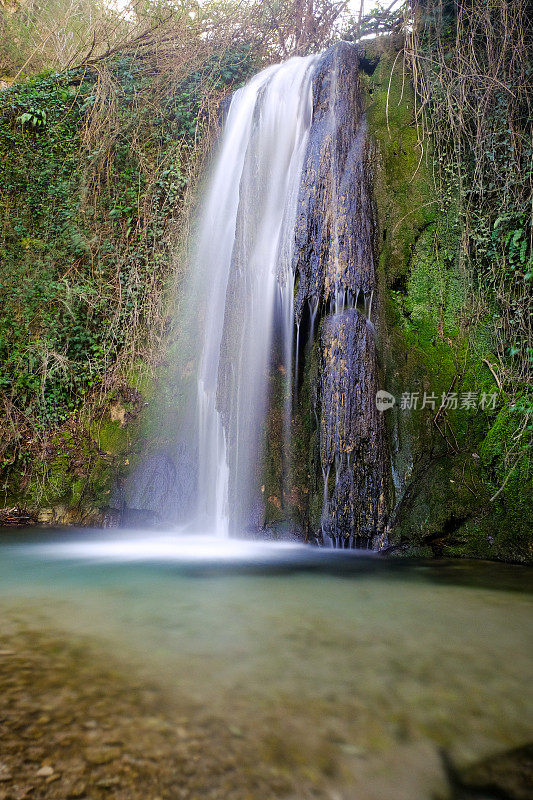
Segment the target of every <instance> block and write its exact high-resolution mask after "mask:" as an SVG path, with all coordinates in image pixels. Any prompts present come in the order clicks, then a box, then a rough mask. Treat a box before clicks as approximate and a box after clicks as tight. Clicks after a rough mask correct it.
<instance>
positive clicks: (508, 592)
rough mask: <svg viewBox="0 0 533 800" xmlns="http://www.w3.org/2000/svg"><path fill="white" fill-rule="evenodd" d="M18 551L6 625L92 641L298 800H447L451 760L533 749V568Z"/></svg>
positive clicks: (132, 545)
mask: <svg viewBox="0 0 533 800" xmlns="http://www.w3.org/2000/svg"><path fill="white" fill-rule="evenodd" d="M2 541H3V546H2V548H1V551H0V613H1V618H2V620H3V623H4V624H5V623H6V621H7V620H9V619H13V618H16V619H18V620H19V621H20V620H24V622H25V624H29V623H33V624H35V625H37V626H38V627H39V628H46V627H47V626H49V627H51V628H53V629H54V630H56V631H61V632H63V634H64V635H65V636H67V637H69V638H73V637H89V639H90V640H91V641H92V642H93V643H95V644H96V646H97V647H98V648H99V650H100V651H101V652H103V653H106V652H108V653H109V654H110V657H111V656H112V657H113V658H114V659H116V660H117V663H120V664H121V665H122V667H123V668H124V669H125V670H127V671H129V672H134V673H135V674H136V675H139V676H141V678H144V679H145V680H146V681H147V682H148V681H149V683H150V685H153V686H155V687H159V688H160V689H161V691H164V692H165V696H167V697H171V698H172V702H173V703H174V704H175V713H176V715H179V713H180V709H181V712H182V711H183V708H184V707H185V706H186V707H187V709H189V713H190V709H193V712H192V713H198V714H204V715H205V714H206V713H209V714H210V715H213V716H214V717H215V718H216V719H217V720H218V721H219V724H220V726H221V735H223V733H224V731H225V732H228V731H229V732H232V735H234V736H238V737H242V738H243V739H245V740H246V741H247V742H249V743H251V745H253V750H254V753H255V754H256V757H257V759H258V760H261V761H262V762H264V763H265V764H266V765H269V766H271V767H272V768H273V769H277V770H281V771H282V772H283V771H284V772H286V774H287V775H288V776H289V777H290V780H291V781H292V782H293V784H294V789H293V792H294V793H293V795H291V796H294V797H298V796H300V797H304V796H305V797H307V796H308V795H307V792H308V791H309V790H310V789H309V787H311V789H314V790H316V795H315V796H320V797H331V798H335V797H336V798H343V799H344V798H346V800H348V798H354V797H357V798H362V800H364V799H365V798H376V800H377V798H380V800H382V798H384V797H385V798H386V797H391V798H395V800H396V798H398V800H401V798H404V797H405V798H406V799H407V798H409V800H416V798H421V800H422V799H426V798H427V800H429V799H430V798H432V797H435V796H439V797H445V796H446V784H445V779H444V777H443V770H442V763H441V758H440V755H439V750H440V749H441V748H444V749H445V750H446V751H447V752H449V753H450V755H451V756H452V758H453V759H454V760H455V762H456V763H458V764H459V765H462V764H465V765H466V764H469V763H471V762H474V761H475V760H477V759H479V758H482V757H485V756H487V755H490V754H492V753H496V752H499V751H502V750H505V749H509V748H511V747H514V746H518V745H522V744H524V743H526V742H528V741H530V740H531V739H532V738H533V722H532V714H531V712H532V706H533V691H532V689H531V681H530V678H531V660H530V654H531V652H532V648H531V645H532V640H533V636H532V634H533V617H532V614H531V606H532V594H531V572H530V570H529V569H528V568H525V567H518V566H510V565H497V564H482V563H472V562H446V563H444V562H443V563H437V562H430V563H423V562H411V563H407V562H403V561H402V562H391V561H386V560H384V559H381V558H379V557H375V556H369V555H361V554H358V553H353V552H350V553H348V552H334V551H333V552H332V551H329V552H327V551H324V550H318V549H316V548H307V547H304V546H298V545H290V544H286V545H279V544H272V543H254V542H239V541H229V542H226V543H224V542H221V541H220V540H219V541H216V540H209V539H208V538H203V539H202V537H197V538H194V539H193V538H187V537H185V538H181V539H180V538H179V537H175V536H172V535H162V534H158V535H157V536H148V535H143V534H135V535H133V534H124V535H122V536H120V537H116V538H115V539H113V540H110V539H109V532H108V533H107V535H106V536H104V535H102V534H99V533H96V532H95V533H94V534H91V533H84V534H81V533H80V534H72V532H70V533H69V534H68V535H67V534H57V535H53V536H51V535H50V534H49V533H48V532H47V533H46V534H45V535H41V534H32V535H31V538H28V537H26V538H23V539H21V538H20V537H12V536H10V537H7V536H4V537H3V538H2ZM1 630H2V627H1V623H0V632H1ZM194 709H196V712H195V711H194ZM243 780H244V778H243ZM298 786H301V787H304V786H305V787H307V788H305V791H304V789H303V788H302V789H301V791H299V789H298ZM252 796H253V795H252ZM280 796H286V795H283V794H280Z"/></svg>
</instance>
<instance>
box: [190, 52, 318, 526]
mask: <svg viewBox="0 0 533 800" xmlns="http://www.w3.org/2000/svg"><path fill="white" fill-rule="evenodd" d="M316 61H317V57H315V56H311V57H308V58H293V59H291V60H290V61H288V62H286V63H285V64H282V65H279V66H274V67H270V68H268V69H266V70H264V71H263V72H261V73H260V74H259V75H257V76H256V77H255V78H253V79H252V80H251V81H250V83H249V84H248V85H247V86H245V87H244V88H242V89H240V90H239V91H237V92H236V93H235V95H234V96H233V99H232V102H231V105H230V108H229V112H228V116H227V119H226V122H225V127H224V134H223V138H222V142H221V146H220V150H219V154H218V158H217V162H216V166H215V170H214V174H213V178H212V181H211V184H210V188H209V192H208V196H207V200H206V203H205V208H204V212H203V223H202V226H201V230H200V236H199V245H198V256H197V270H198V271H199V273H200V274H201V275H202V276H203V282H204V286H205V288H206V290H207V291H208V298H207V303H206V312H205V334H204V340H203V348H202V356H201V363H200V370H199V378H198V414H199V453H198V458H199V482H198V497H199V509H198V511H199V517H200V518H201V519H202V520H203V521H204V522H205V524H206V525H207V526H208V527H209V528H210V529H211V530H212V529H213V528H214V529H215V531H216V532H217V533H218V534H220V535H225V534H227V533H228V528H229V521H230V518H231V521H232V524H234V525H235V526H240V527H244V526H246V525H247V524H248V523H249V522H250V521H251V520H253V518H254V515H256V514H257V503H258V502H259V497H258V496H257V492H258V487H259V486H260V475H259V472H260V462H261V439H262V422H263V418H264V413H265V408H266V403H267V381H268V369H269V360H270V352H271V347H272V338H273V331H274V325H275V327H276V330H277V332H279V335H280V336H281V340H282V349H283V353H284V359H285V362H286V373H285V374H286V376H287V381H288V382H290V381H291V377H290V376H291V375H292V366H291V364H292V331H293V298H294V273H293V271H292V268H291V264H292V254H293V244H294V221H295V217H296V211H297V201H298V188H299V184H300V175H301V171H302V163H303V160H304V156H305V153H306V147H307V139H308V134H309V129H310V125H311V119H312V77H313V71H314V67H315V65H316ZM290 395H291V390H290V386H288V387H287V397H290ZM286 413H287V415H290V409H289V408H287V410H286ZM287 434H288V426H287ZM230 506H231V514H230Z"/></svg>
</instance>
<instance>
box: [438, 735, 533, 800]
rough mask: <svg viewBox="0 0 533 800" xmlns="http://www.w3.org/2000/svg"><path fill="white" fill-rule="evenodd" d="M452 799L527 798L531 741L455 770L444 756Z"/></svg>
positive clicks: (532, 790)
mask: <svg viewBox="0 0 533 800" xmlns="http://www.w3.org/2000/svg"><path fill="white" fill-rule="evenodd" d="M444 763H445V767H446V771H447V773H448V777H449V780H450V783H451V785H452V789H453V798H454V800H471V799H472V800H473V798H483V800H531V798H532V797H533V744H526V745H524V746H523V747H517V748H514V749H513V750H508V751H506V752H504V753H499V754H498V755H495V756H490V757H489V758H485V759H483V761H478V762H477V763H475V764H472V765H471V766H469V767H466V768H464V769H461V770H458V769H456V768H455V767H454V766H453V764H452V763H451V762H450V760H449V758H448V757H447V756H444Z"/></svg>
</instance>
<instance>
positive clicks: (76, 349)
mask: <svg viewBox="0 0 533 800" xmlns="http://www.w3.org/2000/svg"><path fill="white" fill-rule="evenodd" d="M106 69H107V71H108V72H107V74H109V76H110V82H111V86H112V95H111V102H112V104H113V106H114V108H115V118H114V120H113V130H112V131H111V132H109V131H107V130H106V129H105V126H104V127H103V128H102V129H101V132H100V135H99V136H97V137H95V138H94V139H91V138H90V136H88V134H87V131H88V129H89V127H90V126H91V124H93V125H94V123H95V121H96V123H98V124H99V120H100V119H102V118H104V122H105V115H106V113H107V108H105V109H104V110H103V113H102V114H101V113H100V111H99V109H100V106H99V103H100V102H101V97H100V95H99V91H100V87H99V84H98V76H99V75H101V74H102V72H101V68H99V71H96V70H91V69H84V70H81V69H80V70H74V71H70V72H64V73H60V74H54V73H52V74H48V75H43V76H40V77H36V78H34V79H31V80H28V81H26V82H24V83H21V84H17V85H14V86H13V87H12V88H10V89H9V90H6V91H3V92H2V93H0V153H1V159H0V229H1V234H0V237H1V238H0V289H1V291H0V392H1V394H2V397H3V398H4V399H5V404H7V405H4V409H7V415H6V417H5V427H6V429H7V430H8V431H9V435H7V436H6V437H4V441H3V442H2V445H1V447H0V455H1V456H2V458H3V460H4V463H5V464H7V465H8V466H12V465H13V463H14V461H15V460H16V459H18V463H19V466H20V459H22V458H23V457H27V458H28V460H30V461H31V453H32V448H31V447H29V449H28V448H26V445H25V444H24V434H23V431H26V434H25V435H26V439H28V440H29V439H31V440H32V441H35V432H39V431H40V432H41V433H40V434H38V435H44V436H46V432H47V431H49V430H52V429H53V428H54V427H56V426H58V425H61V424H63V423H64V422H65V421H66V420H67V419H68V418H69V416H70V415H71V414H72V413H73V412H74V411H75V410H76V409H78V408H80V407H81V405H82V404H84V403H86V402H87V400H88V399H90V398H92V397H94V396H95V393H96V392H98V391H100V390H101V389H105V388H106V387H109V386H110V385H111V384H110V381H112V376H113V375H114V373H115V371H116V370H117V368H120V369H125V367H123V366H121V364H124V363H125V361H131V360H132V359H134V358H135V357H136V354H137V353H139V355H140V354H142V353H144V357H145V358H146V357H147V352H148V348H149V341H150V336H149V335H148V334H147V333H146V331H147V329H148V327H150V328H153V329H155V331H152V333H154V332H155V335H157V334H158V330H159V328H158V327H157V326H158V325H159V326H161V325H162V324H163V322H164V316H163V307H162V303H163V299H162V298H163V294H164V290H165V287H166V285H167V284H168V283H169V280H170V276H171V273H172V268H171V249H172V244H173V241H172V239H173V237H172V235H171V231H172V226H173V223H174V221H175V220H176V218H177V216H178V215H179V213H180V212H181V210H182V207H183V198H184V193H185V191H186V189H187V186H188V182H189V176H190V173H191V164H192V163H193V162H194V159H195V158H196V153H197V138H198V136H200V137H201V134H202V124H203V120H204V116H205V112H204V102H205V97H206V95H207V94H211V95H212V96H216V94H218V93H221V92H224V91H228V89H229V88H231V87H233V86H234V85H235V83H238V82H239V81H242V80H244V78H245V77H246V74H247V70H248V69H249V66H248V49H247V48H244V49H243V48H241V49H239V50H237V51H236V50H231V49H230V50H228V51H227V52H226V53H225V54H224V56H223V57H217V58H214V57H213V58H211V59H210V60H208V61H207V62H206V63H204V64H203V66H201V68H199V69H197V70H195V71H193V72H191V73H190V74H189V75H185V77H184V78H183V80H182V81H181V82H180V84H179V85H178V86H177V87H176V86H175V85H174V86H173V85H171V84H169V85H168V87H167V95H166V97H163V98H162V100H161V102H158V103H157V104H155V105H154V106H153V107H152V106H150V105H149V104H148V103H147V102H146V103H145V102H142V99H143V97H149V93H150V91H151V85H150V79H149V78H148V77H147V76H146V74H145V72H144V71H143V69H142V67H141V66H140V65H139V63H137V61H136V59H135V58H134V57H132V56H127V57H116V58H115V59H114V60H113V61H111V62H110V63H109V64H108V65H107V67H106ZM24 452H26V453H27V456H23V453H24Z"/></svg>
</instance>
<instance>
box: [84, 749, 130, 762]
mask: <svg viewBox="0 0 533 800" xmlns="http://www.w3.org/2000/svg"><path fill="white" fill-rule="evenodd" d="M120 755H121V750H120V748H118V747H87V748H86V750H85V760H86V761H87V762H88V763H89V764H94V765H101V764H109V763H110V762H111V761H116V759H117V758H120Z"/></svg>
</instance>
